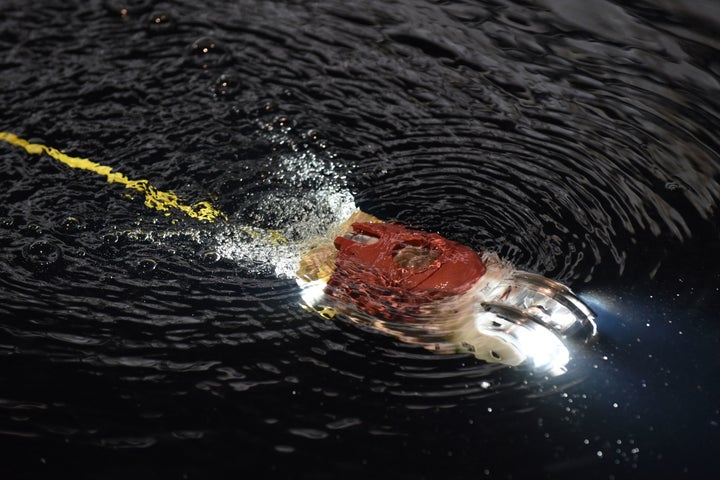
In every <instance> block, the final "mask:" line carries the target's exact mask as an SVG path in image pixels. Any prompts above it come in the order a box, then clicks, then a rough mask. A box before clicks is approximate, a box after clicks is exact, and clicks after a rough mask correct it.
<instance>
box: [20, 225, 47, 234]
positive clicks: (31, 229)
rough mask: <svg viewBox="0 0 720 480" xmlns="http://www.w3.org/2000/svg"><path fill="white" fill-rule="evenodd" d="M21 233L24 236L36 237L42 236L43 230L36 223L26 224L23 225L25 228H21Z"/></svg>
mask: <svg viewBox="0 0 720 480" xmlns="http://www.w3.org/2000/svg"><path fill="white" fill-rule="evenodd" d="M23 233H24V234H26V235H31V236H38V235H42V233H43V229H42V227H41V226H40V225H38V224H37V223H28V224H27V225H25V228H23Z"/></svg>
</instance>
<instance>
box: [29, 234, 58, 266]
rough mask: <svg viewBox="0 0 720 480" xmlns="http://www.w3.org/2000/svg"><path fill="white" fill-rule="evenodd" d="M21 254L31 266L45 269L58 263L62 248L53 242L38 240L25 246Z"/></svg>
mask: <svg viewBox="0 0 720 480" xmlns="http://www.w3.org/2000/svg"><path fill="white" fill-rule="evenodd" d="M22 255H23V258H24V259H25V261H26V262H27V263H28V264H29V265H30V266H31V267H32V268H35V269H38V270H45V269H47V268H49V267H51V266H53V265H56V264H57V263H58V261H59V260H60V259H61V258H62V250H61V249H60V247H58V246H57V245H55V244H54V243H51V242H46V241H44V240H38V241H36V242H33V243H31V244H30V245H27V246H25V247H24V248H23V250H22Z"/></svg>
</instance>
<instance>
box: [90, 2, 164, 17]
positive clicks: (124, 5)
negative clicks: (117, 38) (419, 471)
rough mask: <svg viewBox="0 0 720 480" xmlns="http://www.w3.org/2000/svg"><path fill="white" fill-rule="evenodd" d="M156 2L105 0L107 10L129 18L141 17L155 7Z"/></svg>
mask: <svg viewBox="0 0 720 480" xmlns="http://www.w3.org/2000/svg"><path fill="white" fill-rule="evenodd" d="M155 3H156V0H105V1H104V2H103V4H104V5H105V8H106V9H107V10H108V11H109V12H110V13H113V14H115V15H120V16H121V17H128V16H130V15H140V14H143V13H145V12H148V11H150V9H151V8H153V7H154V6H155Z"/></svg>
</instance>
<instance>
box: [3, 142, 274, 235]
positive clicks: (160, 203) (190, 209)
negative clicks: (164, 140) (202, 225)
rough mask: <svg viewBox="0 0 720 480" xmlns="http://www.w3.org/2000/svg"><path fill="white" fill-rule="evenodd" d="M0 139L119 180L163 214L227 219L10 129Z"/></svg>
mask: <svg viewBox="0 0 720 480" xmlns="http://www.w3.org/2000/svg"><path fill="white" fill-rule="evenodd" d="M0 140H3V141H5V142H7V143H9V144H11V145H14V146H16V147H21V148H24V149H25V151H27V152H28V153H29V154H31V155H42V154H43V153H46V154H47V155H49V156H50V157H52V158H54V159H55V160H57V161H59V162H61V163H63V164H65V165H67V166H68V167H70V168H77V169H80V170H87V171H89V172H93V173H97V174H98V175H102V176H104V177H105V178H106V179H107V181H108V183H119V184H122V185H125V187H126V188H130V189H133V190H136V191H138V192H140V193H142V194H143V195H145V205H146V206H148V207H150V208H154V209H155V210H158V211H160V212H163V213H165V215H170V213H171V210H172V209H176V210H180V211H181V212H183V213H184V214H186V215H187V216H189V217H192V218H196V219H198V220H202V221H206V222H214V221H215V220H217V219H223V220H227V216H226V215H225V214H224V213H223V212H221V211H220V210H218V209H216V208H215V207H213V206H212V204H211V203H210V202H207V201H202V202H197V203H195V204H193V205H186V204H184V203H182V202H181V201H180V198H179V197H178V195H177V194H176V193H175V192H173V191H172V190H169V191H167V192H164V191H162V190H158V189H157V188H155V187H153V186H152V185H150V182H149V181H147V180H131V179H129V178H127V177H126V176H125V175H123V174H122V173H120V172H113V170H112V168H111V167H108V166H105V165H101V164H99V163H96V162H93V161H92V160H89V159H87V158H81V157H71V156H70V155H66V154H65V153H63V152H61V151H60V150H58V149H56V148H53V147H48V146H47V145H43V144H41V143H30V142H28V141H27V140H25V139H22V138H20V137H18V136H17V135H15V134H13V133H9V132H0ZM241 230H242V231H244V232H246V233H248V234H249V235H250V236H251V237H252V238H254V239H264V240H266V241H268V242H269V243H271V244H273V245H280V244H283V243H287V239H286V238H285V237H284V236H283V235H282V233H281V232H280V231H278V230H263V229H261V228H257V227H241Z"/></svg>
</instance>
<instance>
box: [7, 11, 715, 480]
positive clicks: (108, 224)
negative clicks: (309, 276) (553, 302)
mask: <svg viewBox="0 0 720 480" xmlns="http://www.w3.org/2000/svg"><path fill="white" fill-rule="evenodd" d="M0 3H1V4H0V6H1V7H2V8H1V9H0V52H2V54H1V55H0V70H1V73H2V74H1V76H0V105H2V114H1V115H0V130H2V131H9V132H13V133H15V134H17V135H19V136H21V137H23V138H27V139H31V140H32V141H35V142H39V143H44V144H47V145H51V146H54V147H57V148H61V149H64V150H66V152H67V153H69V154H72V155H77V156H82V157H89V158H91V159H93V160H94V161H97V162H100V163H102V164H104V165H109V166H112V167H113V168H115V169H117V170H118V171H121V172H123V173H124V174H126V175H127V176H128V177H130V178H146V179H149V180H150V181H151V182H152V183H153V184H155V185H156V186H158V188H162V189H173V190H175V191H176V192H179V193H181V194H182V195H183V197H184V198H187V199H189V200H191V201H198V200H203V199H207V198H208V196H209V195H210V196H212V197H213V198H215V203H216V204H217V205H218V206H219V208H221V209H222V210H223V211H224V212H225V213H226V214H227V215H228V217H229V221H228V222H227V223H226V224H203V223H200V222H197V221H195V220H193V219H189V218H182V217H178V216H170V217H166V216H164V215H162V214H161V213H159V212H155V211H153V210H150V209H148V208H146V207H145V206H144V205H143V202H142V199H139V198H126V190H125V189H123V188H122V186H118V185H109V184H107V183H105V182H104V180H103V179H102V178H101V177H98V176H96V175H94V174H92V173H89V172H83V171H77V170H72V169H70V168H67V167H65V166H63V165H61V164H59V163H57V162H55V161H53V160H52V159H50V158H49V157H47V156H42V157H38V156H31V155H28V154H27V153H26V152H25V151H23V150H22V149H19V148H16V147H12V146H10V145H7V144H5V143H2V142H0V162H1V164H0V165H1V168H2V177H0V178H2V189H1V193H0V217H1V218H0V232H1V233H0V242H1V243H2V250H0V270H1V271H0V444H1V445H0V446H1V447H2V448H1V449H0V458H1V459H2V460H1V461H0V464H1V465H2V469H3V478H31V477H32V478H35V477H42V478H47V477H49V476H51V475H52V476H54V475H58V474H63V473H64V474H73V475H74V476H75V478H127V477H130V476H135V477H140V478H149V477H162V478H225V477H228V476H230V475H233V476H239V477H241V478H242V477H245V476H248V475H250V474H253V473H258V474H261V475H263V476H272V477H277V478H338V477H340V476H341V475H342V476H346V477H351V478H356V477H360V476H363V477H365V476H375V477H379V478H408V479H417V478H461V477H462V478H466V477H472V478H669V477H670V476H672V477H673V478H711V477H714V475H716V474H718V473H720V461H718V459H717V453H716V450H717V445H718V441H720V434H719V433H720V432H719V427H718V422H720V387H719V386H718V382H717V372H718V369H719V368H720V354H719V353H718V351H719V350H718V349H719V347H720V328H719V322H718V316H717V313H716V312H717V311H718V308H720V290H719V289H720V268H718V261H719V260H720V238H719V236H718V233H719V232H718V227H717V220H718V200H719V198H720V145H719V139H720V137H719V136H718V135H717V133H716V128H717V125H718V120H719V118H720V101H719V100H718V98H720V97H719V96H718V94H719V93H720V64H719V63H718V60H717V59H718V58H720V57H719V56H718V50H719V49H720V48H719V47H720V41H719V40H718V38H720V37H718V35H717V33H718V29H719V27H720V8H719V7H718V6H717V4H716V3H714V2H710V1H707V2H701V1H690V0H685V1H684V2H683V1H673V0H663V1H655V2H641V1H638V2H625V3H627V4H624V3H623V2H611V1H607V0H592V1H583V2H572V1H569V0H535V1H529V0H528V1H519V0H518V1H515V2H512V1H483V2H470V1H468V2H460V1H457V2H428V1H409V0H404V1H402V2H392V3H390V2H380V1H377V2H375V1H364V2H359V3H348V2H341V1H335V0H328V1H319V2H312V3H311V2H300V1H276V2H272V1H263V2H248V1H240V2H221V1H213V2H203V4H202V5H200V4H199V2H190V1H177V2H154V1H151V0H145V1H144V0H132V1H121V0H106V1H102V2H101V1H88V2H67V1H49V0H46V1H42V2H20V1H13V0H3V1H2V2H0ZM353 198H354V201H355V203H356V204H357V205H358V206H359V207H361V208H363V209H364V210H366V211H368V212H370V213H372V214H374V215H377V216H380V217H382V218H388V219H389V218H395V219H398V220H400V221H402V222H404V223H406V224H409V225H412V226H416V227H420V228H423V229H427V230H432V231H438V232H441V233H442V234H444V235H446V236H448V237H450V238H452V239H454V240H458V241H461V242H463V243H465V244H467V245H469V246H471V247H473V248H475V249H477V250H483V249H485V250H493V251H497V252H499V253H500V254H501V255H502V256H503V257H505V258H508V259H510V260H511V261H513V262H514V263H515V264H516V265H517V266H518V267H520V268H523V269H526V270H531V271H534V272H538V273H541V274H543V275H546V276H549V277H552V278H556V279H559V280H561V281H564V282H566V283H568V284H570V285H571V286H572V287H573V288H574V290H575V291H576V293H578V294H580V296H581V297H582V298H583V299H584V300H585V301H586V302H588V303H589V304H591V305H592V306H593V308H594V309H595V310H596V312H597V313H598V327H599V330H600V333H601V337H600V340H599V342H597V343H596V344H595V345H593V346H591V347H589V348H588V347H584V346H582V345H575V346H573V347H572V348H573V358H572V360H571V363H570V365H569V366H568V373H567V374H565V375H562V376H559V377H553V378H546V377H544V376H542V375H538V374H536V373H535V372H533V371H531V370H528V369H523V368H516V369H513V368H508V367H503V366H499V365H487V364H484V363H482V362H480V361H477V360H474V359H473V358H471V357H467V356H462V355H456V356H437V355H432V354H430V353H428V352H426V351H425V350H423V349H421V348H419V347H414V346H411V345H405V344H402V343H399V342H397V341H395V340H394V339H392V338H390V337H386V336H383V335H381V334H378V333H376V332H372V331H370V330H367V329H364V328H361V327H358V326H356V325H353V324H350V323H348V322H343V321H342V320H339V321H336V322H328V321H325V320H323V319H321V318H318V317H315V316H313V315H311V314H309V313H307V312H305V311H303V310H302V309H301V308H300V307H299V306H298V303H299V298H298V288H297V287H296V285H295V282H294V281H293V280H292V278H289V277H288V275H287V274H288V272H291V271H292V262H293V261H294V260H293V259H294V257H293V255H294V254H296V253H297V251H296V250H297V245H299V244H301V243H302V241H303V240H304V239H306V238H309V237H310V236H312V235H314V234H317V233H319V232H321V231H322V230H323V228H326V227H327V226H328V225H329V224H331V223H332V222H334V221H336V220H337V219H338V218H341V217H342V213H343V209H344V208H346V207H347V206H348V202H350V203H352V199H353ZM238 226H245V227H247V226H251V227H252V226H255V227H260V228H278V229H281V230H283V231H284V232H286V234H287V236H288V237H289V238H290V240H291V243H290V245H289V246H284V247H281V248H274V247H271V246H269V245H267V244H263V243H262V242H259V241H257V240H256V239H255V240H254V239H252V238H249V237H248V235H247V234H246V231H247V230H246V229H245V227H242V228H239V227H238Z"/></svg>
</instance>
